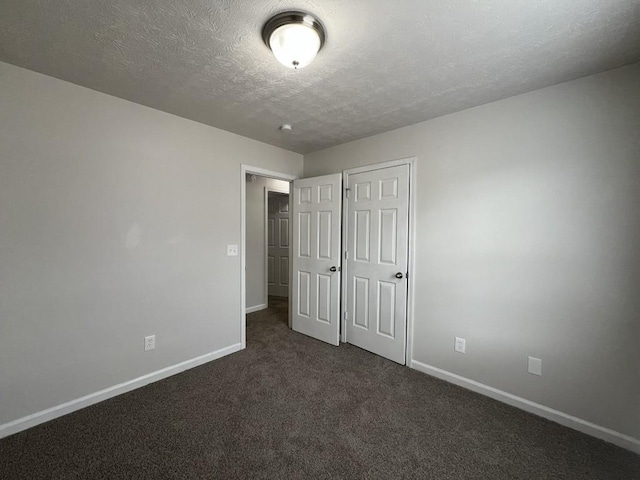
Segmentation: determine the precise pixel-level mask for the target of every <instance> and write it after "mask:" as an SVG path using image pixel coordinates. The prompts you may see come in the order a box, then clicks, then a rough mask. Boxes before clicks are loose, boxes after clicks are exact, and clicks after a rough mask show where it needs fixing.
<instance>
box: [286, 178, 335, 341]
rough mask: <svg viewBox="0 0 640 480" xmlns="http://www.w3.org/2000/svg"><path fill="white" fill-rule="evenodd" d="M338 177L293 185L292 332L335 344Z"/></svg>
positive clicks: (298, 182) (311, 180) (295, 182)
mask: <svg viewBox="0 0 640 480" xmlns="http://www.w3.org/2000/svg"><path fill="white" fill-rule="evenodd" d="M341 201H342V175H341V174H336V175H326V176H322V177H314V178H305V179H302V180H295V181H294V182H293V196H292V202H291V208H290V210H291V214H292V222H293V238H292V239H291V241H292V242H293V252H292V258H291V262H292V270H293V277H292V279H291V282H292V299H291V303H290V305H291V308H292V327H293V330H295V331H297V332H300V333H303V334H305V335H309V336H311V337H314V338H317V339H318V340H322V341H325V342H327V343H331V344H332V345H339V335H340V251H341V248H340V234H341V232H340V230H341V216H340V215H341Z"/></svg>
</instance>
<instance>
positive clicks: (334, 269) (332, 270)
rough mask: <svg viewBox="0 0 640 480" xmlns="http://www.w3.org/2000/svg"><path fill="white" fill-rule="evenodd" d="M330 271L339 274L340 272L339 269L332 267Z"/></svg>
mask: <svg viewBox="0 0 640 480" xmlns="http://www.w3.org/2000/svg"><path fill="white" fill-rule="evenodd" d="M329 271H330V272H337V271H338V269H337V267H331V268H330V269H329Z"/></svg>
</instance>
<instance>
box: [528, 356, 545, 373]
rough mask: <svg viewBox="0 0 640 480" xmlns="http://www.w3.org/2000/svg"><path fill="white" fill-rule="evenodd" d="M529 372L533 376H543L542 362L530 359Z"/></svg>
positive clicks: (533, 358) (534, 358) (537, 359)
mask: <svg viewBox="0 0 640 480" xmlns="http://www.w3.org/2000/svg"><path fill="white" fill-rule="evenodd" d="M527 370H528V372H529V373H530V374H531V375H538V376H541V375H542V360H541V359H539V358H536V357H529V367H528V369H527Z"/></svg>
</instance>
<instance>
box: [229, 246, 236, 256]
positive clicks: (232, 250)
mask: <svg viewBox="0 0 640 480" xmlns="http://www.w3.org/2000/svg"><path fill="white" fill-rule="evenodd" d="M227 256H228V257H237V256H238V245H227Z"/></svg>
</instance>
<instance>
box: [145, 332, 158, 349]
mask: <svg viewBox="0 0 640 480" xmlns="http://www.w3.org/2000/svg"><path fill="white" fill-rule="evenodd" d="M154 348H156V336H155V335H149V336H148V337H144V351H145V352H148V351H149V350H153V349H154Z"/></svg>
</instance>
